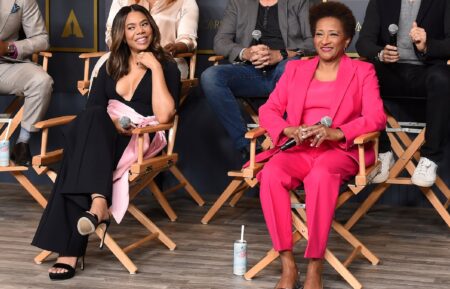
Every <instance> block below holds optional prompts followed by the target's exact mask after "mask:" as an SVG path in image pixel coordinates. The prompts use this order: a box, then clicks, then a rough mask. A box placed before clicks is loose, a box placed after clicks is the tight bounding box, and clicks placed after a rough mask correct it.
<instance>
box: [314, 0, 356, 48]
mask: <svg viewBox="0 0 450 289" xmlns="http://www.w3.org/2000/svg"><path fill="white" fill-rule="evenodd" d="M325 17H332V18H336V19H337V20H339V22H341V24H342V28H343V29H344V33H345V36H346V37H348V38H350V41H351V39H352V38H353V36H355V28H356V19H355V16H353V13H352V11H351V10H350V8H348V7H347V5H345V4H343V3H340V2H334V1H330V2H324V3H318V4H316V5H314V6H312V7H311V8H310V9H309V24H310V26H311V34H312V35H313V37H314V35H315V34H316V25H317V22H319V20H320V19H322V18H325Z"/></svg>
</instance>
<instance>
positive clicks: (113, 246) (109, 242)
mask: <svg viewBox="0 0 450 289" xmlns="http://www.w3.org/2000/svg"><path fill="white" fill-rule="evenodd" d="M95 233H96V234H97V236H98V237H99V238H102V236H103V230H102V229H100V228H98V229H97V230H96V231H95ZM104 242H105V245H106V247H108V249H109V250H111V252H112V253H113V254H114V256H116V258H117V260H119V262H120V263H122V265H123V266H124V267H125V268H126V269H127V270H128V272H130V274H136V272H137V270H138V269H137V267H136V265H134V263H133V261H131V259H130V258H129V257H128V255H127V254H126V253H125V252H124V251H123V250H122V248H120V246H119V245H118V244H117V243H116V241H114V239H113V238H111V236H110V235H109V234H108V233H106V235H105V241H104Z"/></svg>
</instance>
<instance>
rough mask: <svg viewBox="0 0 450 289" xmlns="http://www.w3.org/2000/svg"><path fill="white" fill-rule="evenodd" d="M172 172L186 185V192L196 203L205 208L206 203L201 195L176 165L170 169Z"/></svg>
mask: <svg viewBox="0 0 450 289" xmlns="http://www.w3.org/2000/svg"><path fill="white" fill-rule="evenodd" d="M169 170H170V172H171V173H172V174H173V175H174V177H175V178H176V179H177V180H178V181H179V182H180V183H184V184H185V186H184V188H185V190H186V191H187V192H188V193H189V195H190V196H191V197H192V199H194V201H195V202H196V203H197V204H198V205H199V206H203V205H204V204H205V201H204V200H203V198H202V197H201V196H200V194H199V193H198V192H197V191H196V190H195V189H194V187H193V186H192V185H191V183H189V181H188V180H187V179H186V178H185V177H184V175H183V174H182V173H181V171H180V170H179V169H178V168H177V167H176V166H175V165H174V166H171V167H170V169H169Z"/></svg>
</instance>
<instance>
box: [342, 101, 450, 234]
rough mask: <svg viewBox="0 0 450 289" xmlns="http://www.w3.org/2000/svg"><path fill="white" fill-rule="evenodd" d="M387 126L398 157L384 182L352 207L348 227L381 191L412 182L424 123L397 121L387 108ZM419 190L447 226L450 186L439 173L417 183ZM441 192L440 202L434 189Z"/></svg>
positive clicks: (421, 141)
mask: <svg viewBox="0 0 450 289" xmlns="http://www.w3.org/2000/svg"><path fill="white" fill-rule="evenodd" d="M386 114H387V117H388V118H387V128H386V131H387V133H388V136H389V139H390V141H391V147H392V150H393V152H394V154H395V155H396V156H397V158H398V159H397V161H396V162H395V164H394V166H393V167H392V168H391V170H390V172H389V177H388V179H387V180H386V182H384V183H381V184H379V185H377V186H376V188H375V189H374V190H373V191H372V192H371V193H370V195H369V196H368V197H367V199H366V200H365V201H364V202H363V203H362V204H361V206H360V207H359V208H358V209H357V210H356V211H355V213H354V214H353V215H352V216H351V217H350V219H349V220H348V221H347V222H346V224H345V228H346V229H347V230H350V229H351V228H352V227H353V226H354V225H355V224H356V223H357V222H358V220H359V219H361V218H362V217H363V216H364V215H365V214H366V213H367V211H368V210H369V209H370V208H371V207H372V206H373V205H374V204H375V203H376V202H377V200H378V199H379V198H380V197H381V196H382V195H383V193H384V192H385V191H386V190H387V189H388V188H389V187H390V186H391V185H392V184H397V185H412V183H411V177H410V176H412V174H413V172H414V170H415V168H416V165H415V163H417V161H418V160H419V158H420V154H419V150H420V148H421V146H422V145H423V144H424V143H425V124H424V123H415V122H398V121H397V120H396V119H395V118H394V117H393V116H392V114H391V113H390V112H389V111H388V110H387V109H386ZM408 133H415V134H417V136H416V137H415V138H414V139H411V138H410V136H409V135H408ZM404 171H406V172H407V173H408V174H409V177H401V176H400V175H401V174H402V172H404ZM419 189H420V191H421V192H422V193H423V194H424V195H425V197H426V198H427V199H428V201H429V202H430V203H431V205H432V206H433V207H434V208H435V209H436V211H437V212H438V214H439V215H440V216H441V217H442V219H443V220H444V222H445V223H446V224H447V226H448V227H450V214H449V212H448V207H449V204H450V190H449V188H448V186H447V185H446V184H445V182H444V181H443V180H442V178H441V177H439V176H437V178H436V183H435V186H433V187H429V188H424V187H419ZM439 191H440V192H441V193H442V195H443V196H444V198H445V199H446V202H445V203H444V204H443V203H442V202H441V201H440V199H439V198H438V196H437V195H436V193H437V192H439Z"/></svg>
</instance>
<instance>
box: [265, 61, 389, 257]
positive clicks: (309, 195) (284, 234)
mask: <svg viewBox="0 0 450 289" xmlns="http://www.w3.org/2000/svg"><path fill="white" fill-rule="evenodd" d="M318 61H319V59H318V58H317V57H316V58H314V59H311V60H298V61H291V62H289V63H288V64H287V66H286V70H285V72H284V74H283V76H282V77H281V78H280V80H279V82H278V84H277V86H276V88H275V90H274V91H273V92H272V94H271V95H270V97H269V99H268V101H267V102H266V104H264V105H263V106H261V108H260V109H259V118H260V125H261V126H262V127H264V128H265V129H267V131H268V133H269V135H270V137H271V139H272V142H273V143H274V145H275V148H274V149H272V150H269V151H266V152H263V153H261V154H259V155H258V156H257V161H262V160H264V159H268V158H270V160H269V161H268V162H267V164H266V165H265V166H264V168H263V170H262V171H261V172H260V173H259V174H258V176H257V177H258V179H259V180H260V183H261V190H260V195H261V204H262V208H263V212H264V217H265V219H266V223H267V227H268V230H269V233H270V236H271V238H272V242H273V246H274V249H275V250H277V251H283V250H292V219H291V210H290V198H289V190H291V189H294V188H296V187H297V186H298V185H300V184H301V183H302V182H303V185H304V188H305V192H306V214H307V223H308V224H307V225H308V234H309V241H308V246H307V248H306V252H305V257H306V258H323V255H324V253H325V249H326V246H327V240H328V234H329V231H330V227H331V221H332V218H333V214H334V209H335V206H336V201H337V197H338V194H339V186H340V185H341V184H342V183H343V181H345V180H347V179H349V178H350V177H352V176H354V175H355V174H356V173H357V170H358V152H357V148H356V147H354V146H353V140H354V139H355V138H356V137H357V136H359V135H361V134H364V133H368V132H372V131H379V130H382V129H384V127H385V125H386V115H385V114H384V111H383V103H382V101H381V98H380V94H379V88H378V80H377V78H376V76H375V70H374V68H373V66H372V64H369V63H366V62H362V61H358V60H351V59H350V58H348V57H347V56H345V55H344V56H343V57H342V59H341V61H340V64H339V71H338V75H337V79H336V84H335V91H334V93H333V98H332V100H331V103H330V107H329V114H328V116H330V117H331V118H332V120H333V124H332V126H331V127H332V128H340V129H341V130H342V132H343V133H344V135H345V139H344V140H343V141H341V142H339V143H338V142H328V141H325V142H324V143H322V145H321V146H320V147H319V148H312V147H310V146H309V142H308V141H307V142H305V143H303V144H301V145H299V146H295V147H293V148H291V149H289V150H286V151H279V146H281V145H282V144H283V143H285V142H286V140H287V138H286V136H284V134H283V130H284V128H286V127H289V126H298V125H301V124H303V123H304V121H305V119H304V118H305V115H304V112H305V100H306V96H307V94H308V89H309V86H310V83H311V81H312V80H313V77H314V73H315V70H316V67H317V65H318ZM284 115H286V116H287V117H286V118H284ZM316 117H317V119H320V118H321V116H316ZM308 118H309V119H311V115H309V116H308ZM306 124H309V125H310V124H311V123H306ZM366 162H367V164H371V163H373V162H374V151H373V150H371V149H368V150H366Z"/></svg>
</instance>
